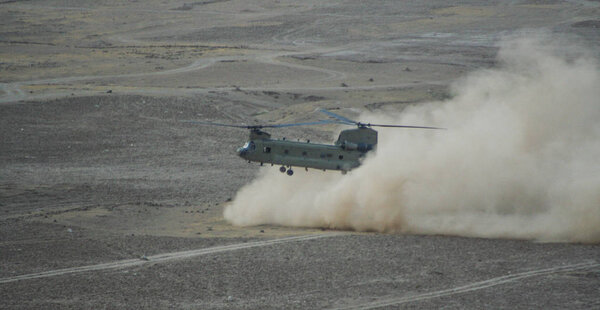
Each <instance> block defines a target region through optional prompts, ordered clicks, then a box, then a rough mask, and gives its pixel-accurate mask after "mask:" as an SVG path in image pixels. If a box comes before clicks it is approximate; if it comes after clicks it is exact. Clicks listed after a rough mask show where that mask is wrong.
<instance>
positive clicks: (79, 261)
mask: <svg viewBox="0 0 600 310" xmlns="http://www.w3.org/2000/svg"><path fill="white" fill-rule="evenodd" d="M599 16H600V2H598V1H552V0H548V1H533V0H532V1H526V0H524V1H511V2H506V1H492V2H488V1H480V0H477V1H460V2H456V3H449V2H447V1H426V2H424V3H421V2H419V1H415V2H414V3H413V2H404V1H367V2H365V1H284V0H281V1H280V0H273V1H260V0H251V1H242V0H240V1H237V0H231V1H229V0H207V1H197V2H189V3H188V2H177V1H157V0H150V1H136V0H130V1H113V0H102V1H83V0H69V1H67V0H44V1H41V0H32V1H2V2H0V59H1V60H0V308H6V309H13V308H16V309H19V308H22V309H49V308H50V309H51V308H93V309H98V308H109V309H114V308H176V309H182V308H183V309H374V308H385V309H397V308H416V309H431V308H449V309H464V308H467V309H499V308H500V309H531V308H540V309H565V308H569V309H598V308H600V246H599V245H598V244H579V243H539V242H535V241H531V240H511V239H479V238H464V237H455V236H441V235H433V236H432V235H429V236H427V235H406V234H400V233H376V232H356V231H343V230H332V229H326V228H320V227H313V228H301V227H300V228H298V227H296V228H293V227H284V226H278V225H260V226H249V227H238V226H233V225H232V224H230V223H228V222H227V221H226V220H225V219H224V217H223V210H224V208H225V207H226V206H227V205H228V204H229V203H231V201H232V200H233V199H235V196H236V192H237V191H238V190H239V189H240V188H241V187H243V186H244V185H246V184H248V183H249V182H251V181H252V180H253V179H254V178H255V176H256V175H257V173H258V171H259V169H277V167H270V166H267V165H265V167H259V165H258V164H248V163H246V162H245V161H243V160H241V159H240V158H238V157H237V156H236V154H235V149H236V148H237V147H239V146H241V145H242V144H243V143H244V142H245V141H246V139H247V135H248V133H247V131H245V130H238V129H235V128H225V127H209V126H197V125H193V124H190V123H185V122H182V121H183V120H202V121H213V122H222V123H234V124H257V123H288V122H302V121H314V120H318V119H322V116H321V115H318V114H319V113H316V112H315V110H316V109H318V108H327V109H336V110H337V111H338V112H339V113H341V114H344V115H347V116H348V117H357V116H358V115H359V114H360V113H361V112H364V111H372V112H385V111H392V112H400V111H402V110H403V109H404V108H406V107H407V106H414V105H419V104H420V103H423V102H428V101H434V100H444V99H447V98H450V97H451V96H452V91H451V89H450V88H449V85H450V84H451V83H452V82H453V81H455V80H456V79H458V78H461V77H463V76H465V75H466V74H468V73H469V72H472V71H474V70H480V69H487V68H492V67H494V66H495V65H496V53H497V51H498V47H497V43H498V41H499V40H500V39H501V38H502V37H504V36H508V35H511V34H513V33H515V32H528V31H545V32H549V33H556V34H566V35H570V36H573V37H575V38H578V40H580V41H581V42H583V43H584V44H586V45H588V46H590V47H591V50H595V51H596V52H597V51H599V50H600V18H599ZM598 54H600V53H598ZM339 129H340V128H339V127H338V126H333V125H328V126H316V127H294V128H282V129H277V130H273V131H271V133H272V134H273V135H274V136H277V137H288V138H290V139H302V140H305V139H311V140H312V141H320V142H325V143H330V142H332V141H333V140H334V137H335V135H336V133H337V132H338V131H339ZM297 173H298V174H304V173H305V172H304V171H298V172H297ZM307 173H319V174H322V173H337V172H321V171H314V170H309V172H307ZM288 178H289V177H287V176H285V175H281V182H286V180H288ZM373 182H377V180H373ZM281 204H282V205H284V204H286V201H281Z"/></svg>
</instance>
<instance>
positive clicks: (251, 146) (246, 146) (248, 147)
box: [242, 141, 256, 151]
mask: <svg viewBox="0 0 600 310" xmlns="http://www.w3.org/2000/svg"><path fill="white" fill-rule="evenodd" d="M242 148H243V149H245V150H249V151H253V150H254V149H255V148H256V145H254V142H253V141H249V142H246V144H244V146H242Z"/></svg>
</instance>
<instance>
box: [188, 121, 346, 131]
mask: <svg viewBox="0 0 600 310" xmlns="http://www.w3.org/2000/svg"><path fill="white" fill-rule="evenodd" d="M182 122H184V123H192V124H199V125H209V126H221V127H235V128H246V129H260V128H282V127H294V126H310V125H325V124H335V123H337V121H332V120H321V121H316V122H305V123H290V124H273V125H232V124H223V123H213V122H203V121H182Z"/></svg>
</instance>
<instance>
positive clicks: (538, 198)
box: [224, 35, 600, 243]
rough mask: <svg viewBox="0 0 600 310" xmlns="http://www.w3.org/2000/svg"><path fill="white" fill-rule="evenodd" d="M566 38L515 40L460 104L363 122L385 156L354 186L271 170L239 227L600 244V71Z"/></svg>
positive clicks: (362, 170)
mask: <svg viewBox="0 0 600 310" xmlns="http://www.w3.org/2000/svg"><path fill="white" fill-rule="evenodd" d="M589 51H590V50H587V51H586V49H585V48H583V47H581V46H577V44H573V43H572V42H571V41H569V40H567V39H565V38H556V37H552V36H549V35H536V36H535V37H531V35H530V36H529V37H523V36H521V37H513V38H509V39H506V40H504V41H503V42H502V43H501V44H500V49H499V52H498V59H497V63H498V64H497V66H496V68H494V69H487V70H480V71H477V72H473V73H471V74H469V75H468V76H467V77H466V78H464V79H462V80H460V81H458V82H457V83H455V85H453V94H454V96H453V99H450V100H447V101H444V102H431V103H427V104H420V105H418V106H414V107H412V108H408V109H405V110H404V111H403V112H402V113H401V114H399V115H395V116H390V115H385V116H382V115H376V114H369V115H361V117H360V120H367V121H370V122H374V123H375V122H382V123H383V122H385V123H397V124H405V125H425V126H439V127H445V128H448V130H446V131H435V132H434V131H427V130H411V129H381V130H379V144H378V149H377V152H376V153H373V154H371V155H369V156H368V157H367V159H366V160H365V161H364V163H363V165H362V166H361V167H359V168H358V169H355V170H354V171H352V172H351V173H349V174H348V175H345V176H343V175H341V174H339V173H322V172H319V171H314V170H313V171H311V172H309V173H297V174H295V175H294V176H293V177H288V176H286V175H284V174H281V173H279V172H278V170H277V169H262V170H261V172H260V175H259V176H258V178H257V179H256V180H254V181H253V182H252V183H250V184H248V185H247V186H245V187H244V188H242V189H241V190H240V191H239V192H238V194H237V196H236V198H235V200H234V201H233V202H232V204H231V205H229V206H228V207H227V208H226V209H225V214H224V215H225V218H226V219H227V220H228V221H229V222H231V223H233V224H235V225H257V224H277V225H289V226H301V227H327V228H336V229H353V230H360V231H381V232H401V233H416V234H447V235H460V236H473V237H489V238H519V239H534V240H540V241H567V242H592V243H595V242H600V67H599V65H598V61H597V60H596V59H595V58H594V57H593V56H590V55H591V52H589Z"/></svg>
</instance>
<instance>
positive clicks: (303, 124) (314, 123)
mask: <svg viewBox="0 0 600 310" xmlns="http://www.w3.org/2000/svg"><path fill="white" fill-rule="evenodd" d="M335 123H337V122H336V121H331V120H322V121H316V122H306V123H291V124H275V125H264V126H262V127H264V128H281V127H294V126H311V125H325V124H335Z"/></svg>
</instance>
